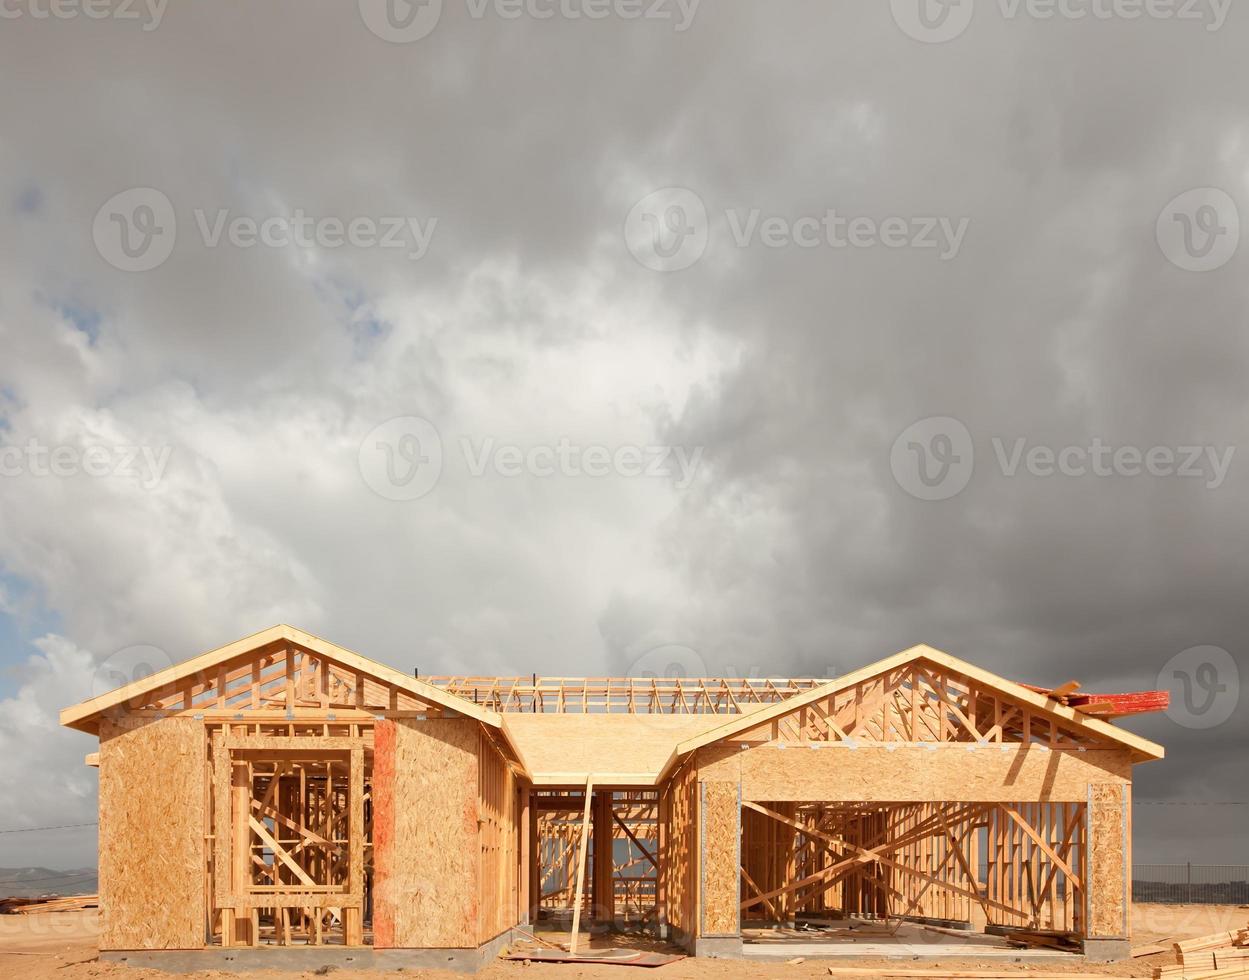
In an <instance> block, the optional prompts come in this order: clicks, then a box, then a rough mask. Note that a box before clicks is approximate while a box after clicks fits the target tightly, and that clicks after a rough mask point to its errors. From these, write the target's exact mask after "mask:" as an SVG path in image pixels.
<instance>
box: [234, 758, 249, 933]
mask: <svg viewBox="0 0 1249 980" xmlns="http://www.w3.org/2000/svg"><path fill="white" fill-rule="evenodd" d="M229 765H230V801H231V812H232V818H233V819H232V822H231V833H230V867H231V877H232V879H233V881H234V887H233V888H231V889H230V893H231V894H233V895H242V894H244V893H246V892H247V890H248V886H249V885H250V884H251V877H252V830H251V822H250V818H251V810H252V770H251V766H250V765H248V763H247V762H246V761H245V760H230V762H229ZM251 932H252V916H251V912H250V911H249V910H248V909H235V910H234V940H235V941H236V942H238V943H250V942H251V941H252V935H251Z"/></svg>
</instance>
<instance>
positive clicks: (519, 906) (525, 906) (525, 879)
mask: <svg viewBox="0 0 1249 980" xmlns="http://www.w3.org/2000/svg"><path fill="white" fill-rule="evenodd" d="M532 794H533V791H532V790H531V789H530V788H529V787H528V786H522V787H521V788H520V826H519V827H518V830H519V833H520V860H519V862H518V865H519V866H518V868H517V874H516V881H517V889H518V892H519V901H518V902H517V903H516V918H517V920H518V921H519V922H521V923H522V924H524V925H530V924H531V923H532V921H533V920H532V919H531V918H530V915H529V912H530V909H529V904H530V897H529V894H530V893H529V889H530V885H531V881H530V874H529V865H530V864H531V863H532V862H533V850H532V848H533V841H532V835H531V834H530V832H529V823H530V821H531V820H532V819H533V812H532V808H531V805H530V797H531V796H532Z"/></svg>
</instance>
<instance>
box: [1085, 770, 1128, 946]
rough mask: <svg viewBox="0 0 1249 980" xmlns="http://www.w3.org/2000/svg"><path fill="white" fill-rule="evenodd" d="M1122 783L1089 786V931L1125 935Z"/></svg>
mask: <svg viewBox="0 0 1249 980" xmlns="http://www.w3.org/2000/svg"><path fill="white" fill-rule="evenodd" d="M1125 789H1126V788H1125V787H1124V786H1121V785H1114V784H1111V785H1106V784H1100V785H1097V786H1091V787H1089V796H1088V799H1089V858H1088V891H1087V895H1088V935H1089V936H1091V937H1096V938H1105V939H1126V938H1128V936H1127V931H1128V930H1127V920H1126V918H1125V913H1126V911H1127V908H1126V898H1127V895H1126V885H1127V882H1126V878H1125V871H1126V851H1127V846H1128V842H1127V826H1126V824H1127V813H1126V804H1125V800H1126V796H1125Z"/></svg>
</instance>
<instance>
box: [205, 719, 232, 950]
mask: <svg viewBox="0 0 1249 980" xmlns="http://www.w3.org/2000/svg"><path fill="white" fill-rule="evenodd" d="M225 742H226V739H225V732H223V731H221V730H220V729H218V730H217V731H215V732H213V735H212V746H213V901H214V902H217V903H219V904H220V906H221V945H222V947H223V948H228V947H230V946H233V945H234V908H233V906H232V905H231V903H230V896H231V895H232V894H233V893H234V889H233V888H232V887H231V884H232V882H233V875H232V874H231V871H230V843H229V842H230V837H229V834H230V831H229V829H228V828H229V827H230V757H229V754H228V753H227V752H226V747H225ZM210 915H211V910H210Z"/></svg>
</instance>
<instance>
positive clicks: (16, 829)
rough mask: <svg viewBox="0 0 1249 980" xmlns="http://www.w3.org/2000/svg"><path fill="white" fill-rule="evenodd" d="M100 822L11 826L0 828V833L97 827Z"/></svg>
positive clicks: (26, 832)
mask: <svg viewBox="0 0 1249 980" xmlns="http://www.w3.org/2000/svg"><path fill="white" fill-rule="evenodd" d="M99 825H100V822H99V821H98V820H92V821H91V822H90V823H62V824H57V825H55V826H53V827H12V828H10V829H9V830H0V834H29V833H31V832H32V831H35V830H69V829H70V828H72V827H98V826H99Z"/></svg>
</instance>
